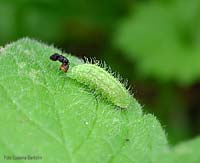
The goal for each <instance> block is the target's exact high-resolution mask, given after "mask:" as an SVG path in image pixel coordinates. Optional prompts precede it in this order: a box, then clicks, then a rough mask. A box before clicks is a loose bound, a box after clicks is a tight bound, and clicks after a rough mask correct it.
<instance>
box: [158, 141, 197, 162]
mask: <svg viewBox="0 0 200 163" xmlns="http://www.w3.org/2000/svg"><path fill="white" fill-rule="evenodd" d="M199 147H200V137H197V138H195V139H193V140H190V141H188V142H184V143H181V144H179V145H177V146H175V147H174V148H173V149H172V150H171V151H170V152H169V153H167V154H166V155H165V156H164V157H162V158H160V160H159V161H158V162H162V163H177V162H181V163H190V162H191V163H199V161H200V151H199Z"/></svg>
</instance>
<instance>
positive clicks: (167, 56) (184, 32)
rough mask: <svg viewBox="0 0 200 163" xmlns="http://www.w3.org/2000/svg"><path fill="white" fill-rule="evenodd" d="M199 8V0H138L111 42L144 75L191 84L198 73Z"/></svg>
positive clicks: (199, 49)
mask: <svg viewBox="0 0 200 163" xmlns="http://www.w3.org/2000/svg"><path fill="white" fill-rule="evenodd" d="M199 8H200V1H198V0H191V1H187V0H175V1H170V2H165V3H163V2H155V1H151V2H149V3H148V5H147V4H145V3H139V4H138V5H137V7H135V8H134V10H132V12H131V14H130V15H129V17H127V18H125V19H124V20H123V21H121V22H120V23H119V26H118V28H117V31H116V33H115V37H114V43H115V45H116V47H119V49H121V50H122V51H123V52H124V55H125V57H127V58H128V59H130V61H131V62H132V63H135V62H136V67H137V69H138V72H139V73H140V74H141V75H142V76H143V77H145V78H148V77H151V78H152V77H153V78H154V79H157V80H159V81H165V82H169V81H176V82H177V83H179V84H187V85H189V84H192V83H194V82H195V81H196V80H198V79H199V76H200V71H199V70H200V64H199V60H200V55H199V53H200V46H199V34H200V31H199V26H200V21H199V20H200V19H199V18H200V13H199ZM132 75H134V74H132Z"/></svg>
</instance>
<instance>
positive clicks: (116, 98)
mask: <svg viewBox="0 0 200 163" xmlns="http://www.w3.org/2000/svg"><path fill="white" fill-rule="evenodd" d="M68 76H69V77H70V78H72V79H75V80H77V81H78V82H80V83H82V84H84V85H87V86H88V87H89V88H91V89H93V90H95V91H96V92H97V93H100V94H101V95H102V96H103V97H104V98H106V99H108V101H110V102H112V103H113V104H114V105H116V106H119V107H121V108H127V107H128V105H129V103H130V94H129V92H128V91H127V90H126V88H125V87H124V86H123V85H122V84H121V83H120V82H119V81H118V80H117V79H116V78H114V77H113V76H112V75H111V74H110V73H108V72H107V71H106V70H104V69H103V68H101V67H99V66H97V65H95V64H88V63H86V64H81V65H77V66H74V67H73V68H71V69H70V71H69V72H68Z"/></svg>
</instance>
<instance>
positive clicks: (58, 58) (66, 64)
mask: <svg viewBox="0 0 200 163" xmlns="http://www.w3.org/2000/svg"><path fill="white" fill-rule="evenodd" d="M50 59H51V60H52V61H59V62H61V63H62V64H61V66H60V70H62V71H64V72H67V70H68V69H69V60H68V59H67V58H66V57H64V56H63V55H60V54H58V53H54V54H53V55H51V56H50Z"/></svg>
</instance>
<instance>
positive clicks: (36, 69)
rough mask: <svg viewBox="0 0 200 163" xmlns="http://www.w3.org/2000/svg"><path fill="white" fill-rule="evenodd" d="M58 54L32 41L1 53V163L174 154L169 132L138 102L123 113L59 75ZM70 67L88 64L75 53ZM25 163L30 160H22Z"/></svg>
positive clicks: (132, 158) (114, 159) (139, 158)
mask: <svg viewBox="0 0 200 163" xmlns="http://www.w3.org/2000/svg"><path fill="white" fill-rule="evenodd" d="M55 52H57V53H60V54H62V53H61V51H59V50H58V49H56V48H54V47H52V46H47V45H45V44H43V43H40V42H37V41H35V40H30V39H28V38H25V39H21V40H19V41H16V42H14V43H11V44H9V45H6V46H5V47H4V48H2V49H1V50H0V65H1V68H0V162H4V161H5V160H6V158H4V157H6V156H13V155H14V156H18V157H19V156H27V155H31V156H41V157H42V159H38V160H37V162H41V163H50V162H52V163H53V162H59V163H62V162H63V163H64V162H86V163H88V162H103V163H105V162H154V160H156V158H157V157H158V156H160V155H162V154H163V152H165V151H168V145H167V140H166V136H165V133H164V131H163V129H162V128H161V125H160V123H159V122H158V121H157V120H156V118H155V117H154V116H152V115H150V114H149V115H146V114H145V115H144V114H143V113H142V110H141V106H140V105H139V104H138V102H137V101H136V100H135V99H134V98H132V99H131V103H130V105H129V107H128V108H127V109H120V108H119V107H117V106H115V105H114V104H112V103H110V102H109V101H107V100H106V99H105V98H104V97H102V95H98V97H97V96H96V93H95V90H93V91H92V90H91V89H88V87H87V86H85V85H83V84H81V83H78V82H77V81H76V80H73V79H71V78H69V77H68V76H67V73H66V74H65V73H63V72H61V71H59V66H60V63H59V62H52V61H51V60H50V59H49V56H50V55H51V54H53V53H55ZM63 55H65V56H66V57H67V58H68V59H69V61H70V68H69V71H70V69H71V68H73V67H74V66H76V65H79V64H83V61H81V60H79V59H78V58H76V57H73V56H71V55H69V54H63ZM12 161H13V162H15V160H12ZM19 162H24V160H19Z"/></svg>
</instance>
